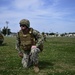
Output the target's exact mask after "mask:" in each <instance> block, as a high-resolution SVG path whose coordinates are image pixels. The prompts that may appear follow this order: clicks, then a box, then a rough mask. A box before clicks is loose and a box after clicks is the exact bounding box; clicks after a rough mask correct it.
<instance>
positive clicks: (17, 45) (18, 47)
mask: <svg viewBox="0 0 75 75" xmlns="http://www.w3.org/2000/svg"><path fill="white" fill-rule="evenodd" d="M16 49H17V51H18V52H19V53H20V52H21V49H20V38H19V35H18V33H17V36H16Z"/></svg>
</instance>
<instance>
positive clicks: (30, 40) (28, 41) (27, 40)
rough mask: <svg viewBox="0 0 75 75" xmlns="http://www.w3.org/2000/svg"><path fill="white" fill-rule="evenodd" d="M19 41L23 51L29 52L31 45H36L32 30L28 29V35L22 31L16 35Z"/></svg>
mask: <svg viewBox="0 0 75 75" xmlns="http://www.w3.org/2000/svg"><path fill="white" fill-rule="evenodd" d="M18 35H19V39H20V48H21V49H23V50H30V49H31V46H32V45H35V44H36V41H35V38H34V36H33V29H32V28H30V30H29V31H28V33H26V34H23V32H22V30H20V32H19V33H18Z"/></svg>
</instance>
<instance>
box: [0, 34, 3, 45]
mask: <svg viewBox="0 0 75 75" xmlns="http://www.w3.org/2000/svg"><path fill="white" fill-rule="evenodd" d="M3 41H4V36H3V34H2V33H0V44H2V43H3Z"/></svg>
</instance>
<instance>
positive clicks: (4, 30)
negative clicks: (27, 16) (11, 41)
mask: <svg viewBox="0 0 75 75" xmlns="http://www.w3.org/2000/svg"><path fill="white" fill-rule="evenodd" d="M2 33H3V34H4V35H10V33H11V31H10V29H9V28H7V27H5V26H4V28H3V29H2Z"/></svg>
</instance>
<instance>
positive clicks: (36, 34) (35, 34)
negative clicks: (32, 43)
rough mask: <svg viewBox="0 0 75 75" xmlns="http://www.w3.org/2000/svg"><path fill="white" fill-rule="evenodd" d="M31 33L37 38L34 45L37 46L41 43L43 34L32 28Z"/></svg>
mask: <svg viewBox="0 0 75 75" xmlns="http://www.w3.org/2000/svg"><path fill="white" fill-rule="evenodd" d="M33 34H34V36H35V37H36V39H37V43H36V47H38V46H39V45H40V44H41V43H43V36H42V34H41V33H40V32H38V31H37V30H33Z"/></svg>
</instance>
